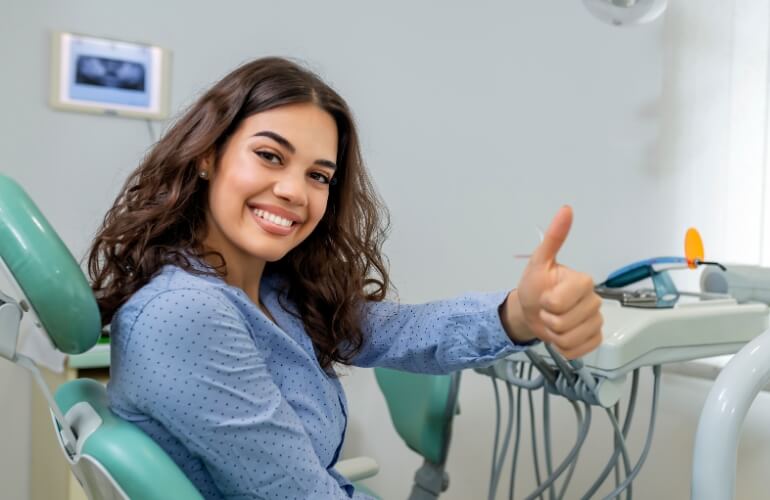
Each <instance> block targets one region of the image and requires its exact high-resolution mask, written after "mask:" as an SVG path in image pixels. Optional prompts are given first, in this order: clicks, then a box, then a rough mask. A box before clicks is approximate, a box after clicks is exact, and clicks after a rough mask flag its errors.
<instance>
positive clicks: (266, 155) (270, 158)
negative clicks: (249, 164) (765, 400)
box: [256, 151, 281, 165]
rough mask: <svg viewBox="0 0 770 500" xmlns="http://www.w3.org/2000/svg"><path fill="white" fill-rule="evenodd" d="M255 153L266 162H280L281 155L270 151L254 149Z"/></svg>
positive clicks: (277, 163)
mask: <svg viewBox="0 0 770 500" xmlns="http://www.w3.org/2000/svg"><path fill="white" fill-rule="evenodd" d="M256 154H257V156H259V157H260V158H262V159H263V160H265V161H267V162H268V163H272V164H273V165H280V164H281V157H280V156H278V155H277V154H275V153H271V152H269V151H256Z"/></svg>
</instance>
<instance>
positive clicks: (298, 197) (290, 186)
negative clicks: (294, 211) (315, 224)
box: [273, 172, 307, 206]
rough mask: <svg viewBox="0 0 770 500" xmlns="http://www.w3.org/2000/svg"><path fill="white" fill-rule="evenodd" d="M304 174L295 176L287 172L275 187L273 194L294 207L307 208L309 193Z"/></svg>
mask: <svg viewBox="0 0 770 500" xmlns="http://www.w3.org/2000/svg"><path fill="white" fill-rule="evenodd" d="M305 189H306V186H305V176H304V173H302V174H301V175H300V174H295V173H289V172H285V173H284V175H282V176H280V177H279V178H278V180H276V182H275V184H274V185H273V193H274V194H275V195H276V196H277V197H279V198H282V199H284V200H286V201H288V202H289V203H291V204H293V205H298V206H305V205H306V204H307V192H306V191H305Z"/></svg>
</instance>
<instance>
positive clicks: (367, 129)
mask: <svg viewBox="0 0 770 500" xmlns="http://www.w3.org/2000/svg"><path fill="white" fill-rule="evenodd" d="M688 3H689V2H688ZM706 4H708V6H711V7H714V8H717V7H718V4H720V2H718V1H717V0H710V1H709V2H706V3H704V5H706ZM116 5H117V4H114V3H108V2H91V1H87V0H71V1H68V2H58V1H55V0H48V1H42V0H41V1H38V2H10V1H9V0H5V2H4V4H3V5H2V10H1V13H0V60H1V61H3V67H4V71H3V77H2V78H0V96H3V97H2V102H3V105H4V109H3V113H0V171H2V172H3V173H7V174H10V175H11V176H13V177H14V178H15V179H16V180H17V181H19V182H20V183H21V184H22V185H24V186H25V187H26V189H27V190H28V192H29V193H30V195H31V196H32V197H33V198H34V199H35V200H36V201H37V202H38V204H39V206H40V208H41V209H42V211H43V212H44V213H45V214H47V216H48V218H49V220H50V222H51V223H52V224H53V226H54V227H55V228H56V229H57V231H59V233H60V234H61V236H62V238H63V239H64V241H65V242H66V243H67V244H68V246H69V247H70V249H71V250H72V251H73V253H74V254H75V255H76V256H77V257H81V256H82V255H83V253H84V251H85V250H86V248H87V246H88V242H89V240H90V238H91V236H92V234H93V232H94V230H95V228H96V226H97V224H98V222H99V220H100V218H101V217H102V215H103V214H104V212H105V210H106V209H107V208H108V206H109V205H110V203H111V201H112V199H113V198H114V196H115V194H116V193H117V190H118V189H119V187H120V184H121V183H122V181H123V179H124V178H125V176H126V174H127V173H128V172H129V171H130V170H131V169H132V168H133V167H134V166H135V165H136V164H137V163H138V161H139V160H140V158H141V157H142V155H143V154H144V152H145V151H146V150H147V148H148V147H149V145H150V140H149V137H148V131H147V127H146V125H145V124H144V123H142V122H141V121H136V120H125V119H116V118H108V117H100V116H91V115H80V114H75V113H62V112H55V111H52V110H51V109H50V108H48V106H47V103H46V102H47V94H48V79H49V68H48V64H49V53H48V44H49V37H48V33H49V30H53V29H56V30H66V31H74V32H80V33H85V34H93V35H103V36H109V37H113V38H119V39H126V40H139V41H148V42H152V43H155V44H158V45H161V46H164V47H166V48H168V49H170V50H171V51H172V53H173V67H172V108H173V109H174V110H179V109H181V107H182V106H183V105H185V104H187V103H189V102H191V101H192V100H193V99H194V98H195V96H196V95H197V94H198V93H199V92H200V91H201V90H202V89H203V88H204V87H205V86H207V85H209V84H210V83H212V82H213V81H215V80H216V79H217V78H219V77H221V76H222V75H223V74H224V73H225V72H227V71H228V70H230V69H232V68H233V67H234V66H235V65H237V64H239V63H240V62H243V61H246V60H248V59H251V58H254V57H258V56H262V55H269V54H276V55H287V56H292V57H295V58H299V59H301V60H304V61H306V62H307V63H308V64H309V65H310V66H311V67H312V68H314V69H316V70H317V71H319V72H320V73H321V75H322V76H324V77H325V78H326V79H327V80H328V81H329V82H330V83H331V84H332V85H333V86H334V87H336V88H337V89H338V90H339V91H340V92H341V93H342V95H344V96H346V97H347V99H348V101H349V102H350V104H351V106H352V108H353V110H354V111H355V114H356V116H357V119H358V122H359V124H360V126H361V135H362V138H363V145H364V154H365V158H366V159H367V160H368V164H369V167H370V169H371V171H372V173H373V176H374V178H375V181H376V183H377V185H378V187H379V189H380V191H381V193H382V195H383V197H384V198H385V200H386V202H387V203H388V205H389V207H390V209H391V214H392V232H391V237H390V240H389V242H388V244H387V246H386V252H387V254H388V256H389V258H390V262H391V268H392V277H393V279H394V281H395V283H396V285H397V286H398V290H399V292H400V296H401V298H402V300H404V301H407V302H413V301H422V300H428V299H432V298H439V297H445V296H449V295H452V294H455V293H459V292H461V291H464V290H491V289H500V288H512V287H514V286H515V285H516V282H517V278H518V276H519V273H520V272H521V270H522V267H523V264H522V263H521V262H517V261H514V260H513V258H512V255H513V254H514V253H523V252H527V251H529V250H530V249H531V248H532V247H533V246H534V245H535V244H536V242H537V234H536V231H535V229H534V227H535V225H541V226H543V225H545V224H547V223H548V221H549V220H550V217H551V216H552V215H553V213H554V212H555V211H556V209H557V208H558V207H559V205H561V204H563V203H570V204H572V205H573V207H574V208H575V212H576V220H575V225H574V227H573V233H572V235H571V237H570V239H569V241H568V242H567V245H566V247H565V248H564V251H563V252H562V259H563V261H564V262H565V263H566V264H568V265H571V266H573V267H575V268H578V269H581V270H585V271H587V272H589V273H591V274H592V275H593V276H594V277H595V278H596V279H600V278H601V277H603V276H605V275H606V274H607V273H608V272H610V271H611V270H613V269H615V268H617V267H618V266H619V265H621V264H623V263H626V262H628V261H630V260H632V259H637V258H643V257H647V256H652V255H658V254H671V253H673V254H676V253H678V252H679V251H680V247H681V235H682V234H683V232H684V229H685V228H686V225H687V224H689V223H690V222H689V221H688V218H687V217H686V216H685V215H682V216H677V214H679V213H680V211H681V210H684V209H683V208H682V206H681V205H680V204H678V203H677V200H678V198H677V197H676V196H675V195H676V194H677V192H678V190H679V189H680V188H681V185H680V184H679V179H680V178H681V177H682V176H684V175H686V172H687V169H688V168H690V165H692V164H691V163H688V162H690V161H694V160H693V158H694V156H695V155H694V152H697V151H702V149H701V148H703V147H706V145H707V144H712V141H711V139H713V137H708V138H707V139H703V140H702V141H700V139H699V137H690V139H689V140H690V142H689V143H687V144H688V145H689V146H688V148H689V149H686V150H682V149H681V148H679V149H676V148H675V147H674V146H675V145H676V142H675V140H676V139H672V141H674V142H673V143H672V142H671V141H668V142H667V141H666V140H665V139H666V137H667V136H666V135H665V134H666V132H667V131H670V130H671V127H672V123H674V125H676V127H679V128H677V130H689V129H688V124H691V123H693V122H694V121H697V122H702V121H703V120H707V119H713V120H716V119H719V118H720V117H721V116H722V115H721V114H719V113H715V114H708V115H701V114H697V113H694V112H693V110H692V109H691V108H688V107H686V106H685V107H681V106H682V103H685V104H688V105H689V104H691V101H688V100H687V96H688V95H690V94H689V92H688V88H689V87H688V85H689V83H690V82H689V81H688V80H687V79H686V78H687V75H685V76H682V75H681V74H680V73H678V72H677V71H679V69H681V68H682V65H683V64H684V62H683V61H685V60H686V57H685V56H684V55H683V54H686V53H685V52H682V51H683V50H685V49H684V48H686V47H687V46H688V44H690V43H698V44H699V45H698V46H699V47H703V50H704V51H710V50H715V51H718V52H719V51H724V50H725V49H724V48H723V47H722V44H721V43H720V39H719V36H726V35H725V33H727V35H729V34H730V31H729V30H727V31H725V30H724V27H722V31H718V33H717V39H716V40H712V39H710V38H708V37H707V39H706V42H709V43H705V42H703V40H699V39H693V38H692V37H687V36H683V35H682V36H680V33H681V30H682V29H684V26H685V24H686V23H687V22H690V21H692V20H691V19H688V18H687V15H688V12H684V11H682V10H681V5H683V3H680V4H679V5H680V7H676V6H674V5H672V12H673V14H672V15H671V16H669V17H670V18H669V19H666V20H664V21H660V22H657V23H654V24H652V25H647V26H642V27H636V28H633V29H628V30H619V29H615V28H612V27H610V26H606V25H603V24H601V23H599V22H598V21H596V20H594V19H593V18H591V17H590V16H589V14H588V13H587V11H585V10H584V9H583V7H582V5H581V3H580V2H563V1H558V0H540V1H532V0H517V1H513V2H507V3H504V2H486V1H481V2H474V3H472V4H471V3H469V2H459V1H451V2H440V1H436V0H433V1H427V2H408V1H405V0H400V1H391V2H377V3H376V4H375V3H371V2H367V3H363V2H354V1H350V0H349V1H341V2H336V3H329V2H323V3H321V2H310V1H306V2H299V3H296V2H295V3H279V2H270V3H267V2H261V3H259V2H253V1H231V2H226V3H222V4H220V6H218V7H216V8H214V7H212V4H210V3H192V2H180V1H166V2H151V1H149V0H136V1H134V2H131V3H130V4H123V6H122V7H121V8H117V7H116ZM704 8H705V7H704ZM726 19H729V16H728V17H727V18H726ZM712 20H713V19H712ZM725 22H729V21H725ZM693 40H695V41H694V42H693ZM683 47H684V48H683ZM719 54H721V55H720V57H722V56H724V57H727V58H728V60H729V55H725V54H724V52H719ZM704 57H705V56H704ZM715 72H716V70H715ZM700 83H701V84H702V85H706V86H707V87H708V88H709V89H711V88H712V87H710V86H708V85H707V84H706V83H704V82H702V81H701V82H700ZM677 85H685V87H684V88H680V87H677ZM715 92H716V94H717V95H718V96H722V98H723V99H724V93H725V92H729V89H728V88H725V87H718V88H716V89H715ZM703 102H704V101H703V100H699V101H698V102H697V104H698V105H701V104H703ZM715 102H716V103H717V105H719V103H720V102H721V101H719V100H716V101H715ZM677 106H679V107H677ZM717 109H718V110H719V109H722V108H717ZM674 111H676V113H674ZM672 113H673V114H672ZM674 120H676V121H675V122H674ZM158 128H159V127H158ZM673 137H675V138H677V137H679V136H673ZM719 147H721V148H724V147H725V146H724V144H722V145H719ZM704 158H705V159H708V160H709V161H718V159H714V158H710V157H708V155H707V154H706V153H705V152H703V154H702V155H700V156H698V157H697V160H698V161H705V160H704ZM728 175H729V173H728ZM719 181H720V179H712V178H710V177H708V176H705V177H698V181H697V182H698V183H699V185H701V184H700V183H702V185H703V186H704V189H705V190H706V191H709V190H711V191H718V190H719V189H720V188H719V186H720V184H719ZM680 201H681V200H680ZM687 203H695V202H689V201H688V202H687ZM718 208H719V207H713V210H714V211H718ZM682 213H687V212H682ZM710 213H711V212H710ZM672 214H673V215H672ZM713 234H714V238H715V239H719V238H720V237H722V236H724V234H723V233H718V232H714V233H713ZM710 235H711V234H709V236H710ZM708 244H709V242H708V240H707V248H708ZM0 381H2V383H0V398H2V400H3V401H13V402H14V403H16V404H18V406H17V407H15V408H16V410H15V411H12V412H7V411H4V412H3V413H2V414H0V429H3V435H2V440H3V447H2V448H0V484H4V485H5V486H4V494H5V493H8V498H25V497H26V495H27V493H26V492H27V486H26V482H25V481H23V479H21V478H24V477H25V476H26V474H27V470H26V468H25V462H26V460H27V459H28V455H27V453H26V447H27V446H28V439H29V435H28V431H26V430H27V427H26V425H27V424H26V422H27V421H28V410H25V405H26V406H28V401H29V398H28V393H29V390H30V386H29V383H28V381H27V379H26V377H25V376H24V375H23V374H21V373H20V371H19V370H15V369H13V368H9V367H8V365H7V364H2V363H0ZM345 384H346V387H347V388H348V396H349V399H350V404H351V410H352V411H351V419H350V429H349V434H348V436H349V440H348V443H347V450H346V453H347V454H357V453H366V454H370V455H373V456H375V457H376V458H378V459H379V461H380V463H381V464H382V468H383V470H382V473H381V474H380V475H379V476H378V477H376V478H374V479H373V480H372V481H371V482H370V484H371V485H372V486H373V487H375V488H376V489H377V490H378V491H380V492H381V493H382V494H383V495H384V497H385V498H388V499H390V498H402V497H404V496H405V494H406V491H407V490H408V487H409V484H410V483H411V477H412V475H413V472H414V470H415V469H416V468H417V466H418V463H419V461H418V459H417V458H416V456H414V454H413V453H411V452H409V451H407V450H406V449H405V447H404V446H403V445H402V444H401V443H400V442H399V441H398V438H397V437H396V436H395V433H394V432H393V431H392V429H391V426H390V423H389V420H388V417H387V415H386V411H385V407H384V403H383V401H382V397H381V395H380V394H379V391H378V390H377V388H376V385H375V384H374V381H373V377H372V374H371V372H370V371H368V370H357V371H355V372H354V374H353V375H352V376H349V377H346V379H345ZM645 389H646V390H647V391H648V389H649V385H648V384H646V385H645ZM705 390H706V388H705V386H704V384H703V383H701V382H700V381H691V380H688V379H676V378H670V380H668V379H667V380H666V385H665V391H664V395H663V399H662V408H661V412H662V413H661V419H660V422H659V425H660V427H659V431H658V435H657V438H656V441H655V445H654V447H653V451H652V456H651V457H650V460H649V463H648V465H647V467H646V468H645V470H644V471H643V472H642V475H641V476H640V478H639V481H638V485H637V495H638V496H639V497H640V498H655V497H661V498H682V497H685V496H686V495H687V493H686V492H687V491H688V487H687V485H688V482H689V460H690V458H689V453H690V449H691V440H692V431H693V430H694V425H695V418H696V416H697V414H698V412H699V410H700V404H701V403H702V400H703V398H705ZM648 392H649V391H648ZM645 394H646V393H645ZM647 399H648V398H645V396H644V394H643V395H642V396H641V399H640V403H641V404H642V408H643V411H641V413H642V414H644V411H646V410H644V409H646V408H647V406H646V403H645V401H646V400H647ZM461 404H462V408H463V415H462V416H461V417H460V418H459V420H458V423H457V426H456V435H455V440H454V445H453V450H452V454H451V457H450V473H451V475H452V487H451V489H450V491H449V492H448V493H447V495H446V498H447V499H448V500H450V499H453V498H454V499H458V500H459V499H467V498H478V497H481V496H482V495H481V494H480V493H479V491H480V490H481V489H483V488H484V487H485V482H486V478H487V477H488V466H489V456H490V453H491V450H490V445H491V440H492V431H491V429H492V428H493V427H492V425H493V422H492V418H493V406H492V405H493V399H492V395H491V390H490V387H489V381H488V380H486V379H484V378H483V377H480V376H478V375H476V374H474V373H468V374H467V375H465V376H464V379H463V389H462V396H461ZM762 404H766V403H762ZM760 406H761V405H760ZM4 407H5V404H4ZM565 410H566V408H565ZM757 411H761V412H763V413H761V415H767V414H768V413H767V412H768V411H770V409H768V408H764V407H763V408H760V409H758V410H757ZM572 425H573V424H572V417H571V416H570V414H569V413H568V412H566V411H562V412H560V416H558V417H557V421H556V423H555V426H557V427H560V428H564V429H567V430H568V431H569V430H571V429H572ZM604 427H606V426H604ZM604 427H602V425H601V423H599V422H597V428H596V429H595V432H594V433H593V434H594V436H593V438H594V439H595V440H596V441H594V442H599V443H601V442H602V441H606V439H608V438H606V439H604V440H602V438H601V436H599V435H598V434H599V433H600V432H603V435H604V436H609V432H608V431H605V430H603V429H604ZM638 427H639V428H638V429H637V431H638V432H639V433H641V432H642V431H641V427H642V425H641V422H640V424H639V426H638ZM750 427H751V429H750V432H752V433H753V434H752V436H753V437H754V438H753V443H754V447H753V448H751V450H750V452H751V454H752V455H751V456H752V457H754V458H757V459H756V460H753V461H752V463H754V464H757V463H765V462H766V461H767V460H768V456H770V453H767V452H764V453H763V446H762V445H760V444H759V443H768V442H770V439H768V436H767V435H766V434H765V433H763V432H764V431H763V429H761V428H759V427H760V426H758V425H755V426H750ZM12 428H13V429H15V430H14V431H13V432H9V431H8V429H12ZM25 431H26V432H25ZM637 437H638V438H639V439H637V440H635V441H633V443H635V445H636V446H637V448H636V449H638V445H639V443H640V438H641V434H640V435H639V436H637ZM566 439H571V437H567V438H565V440H566ZM604 451H605V450H603V449H601V445H594V446H591V447H588V448H586V450H585V451H584V457H583V458H584V459H586V460H587V463H586V466H585V470H586V471H593V470H596V468H597V467H598V466H599V465H598V464H600V463H603V460H604V459H605V454H604ZM742 456H745V455H742ZM522 460H523V459H522ZM743 464H746V462H745V461H744V462H742V465H743ZM522 467H524V465H522ZM744 472H749V473H751V474H752V476H750V477H747V478H745V481H744V483H742V485H741V486H740V488H742V490H739V493H745V496H743V498H753V497H756V496H757V492H762V491H764V489H762V488H763V484H762V481H761V479H762V478H761V474H758V471H757V470H756V469H755V468H754V467H751V468H749V467H743V468H742V469H741V473H744ZM588 474H589V472H584V473H583V474H582V479H580V481H582V483H580V484H587V483H588V482H589V481H590V480H589V478H588ZM521 475H522V477H526V478H529V477H531V474H530V473H528V472H527V470H526V469H522V470H521ZM522 481H523V482H524V483H522V485H521V488H520V489H519V491H520V492H523V491H525V490H526V489H528V487H525V479H522ZM504 482H505V483H507V479H504ZM739 484H741V483H740V482H739ZM502 497H503V495H502V493H501V495H500V498H502Z"/></svg>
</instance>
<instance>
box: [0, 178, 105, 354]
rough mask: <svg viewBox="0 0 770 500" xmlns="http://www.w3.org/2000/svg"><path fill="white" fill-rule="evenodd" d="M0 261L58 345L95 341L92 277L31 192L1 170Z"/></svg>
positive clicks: (75, 346)
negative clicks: (89, 280) (46, 216)
mask: <svg viewBox="0 0 770 500" xmlns="http://www.w3.org/2000/svg"><path fill="white" fill-rule="evenodd" d="M0 259H2V260H3V261H4V263H5V266H6V267H7V268H8V270H9V271H10V273H11V275H12V276H13V278H14V279H15V280H16V282H17V283H18V285H19V287H20V288H21V291H22V293H23V294H24V295H25V297H26V299H27V302H28V303H29V305H30V307H31V308H32V309H33V310H34V312H35V314H36V315H37V317H38V319H39V320H40V323H41V325H42V327H43V329H44V330H45V331H46V333H47V334H48V336H49V337H50V338H51V341H52V342H53V344H54V345H55V346H56V348H57V349H59V350H60V351H62V352H64V353H67V354H80V353H82V352H85V351H87V350H88V349H90V348H91V347H93V346H94V345H95V344H96V342H97V341H98V339H99V335H100V333H101V320H100V317H99V308H98V306H97V305H96V299H95V298H94V296H93V293H92V292H91V287H90V286H89V284H88V280H86V277H85V275H84V274H83V271H82V270H81V269H80V266H79V265H78V263H77V262H76V261H75V258H74V257H73V256H72V254H71V253H70V251H69V250H68V249H67V247H66V246H65V245H64V242H63V241H62V240H61V238H59V236H58V235H57V234H56V232H55V231H54V230H53V228H52V227H51V225H50V224H49V223H48V221H47V220H46V219H45V217H43V214H42V213H40V210H39V209H38V208H37V206H36V205H35V203H34V202H33V201H32V200H31V199H30V198H29V196H27V193H25V192H24V190H23V189H22V188H21V186H19V185H18V184H17V183H16V182H15V181H14V180H13V179H11V178H10V177H7V176H5V175H2V174H0Z"/></svg>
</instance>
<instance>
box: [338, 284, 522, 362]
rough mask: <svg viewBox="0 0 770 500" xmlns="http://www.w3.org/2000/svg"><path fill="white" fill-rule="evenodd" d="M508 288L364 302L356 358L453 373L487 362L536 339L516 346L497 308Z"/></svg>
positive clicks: (360, 360)
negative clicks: (453, 295)
mask: <svg viewBox="0 0 770 500" xmlns="http://www.w3.org/2000/svg"><path fill="white" fill-rule="evenodd" d="M506 296H507V292H496V293H471V294H467V295H462V296H460V297H457V298H454V299H450V300H441V301H435V302H429V303H426V304H417V305H410V304H407V305H404V304H398V303H395V302H387V301H382V302H369V303H367V304H366V306H364V313H363V315H362V319H363V330H364V337H365V340H364V346H363V349H362V350H361V352H360V353H359V354H358V355H357V356H356V358H355V359H354V360H353V364H355V365H356V366H362V367H373V366H381V367H386V368H395V369H398V370H403V371H410V372H416V373H434V374H438V373H449V372H453V371H457V370H462V369H465V368H475V367H480V366H486V365H489V364H491V363H492V362H494V361H495V360H496V359H499V358H501V357H504V356H506V355H509V354H512V353H514V352H517V351H520V350H522V349H524V348H526V346H528V345H530V344H531V343H527V344H514V343H513V342H512V341H511V339H510V338H509V337H508V335H507V334H506V332H505V330H504V328H503V325H502V322H501V320H500V314H499V312H498V308H499V307H500V304H502V303H503V301H504V300H505V297H506Z"/></svg>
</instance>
